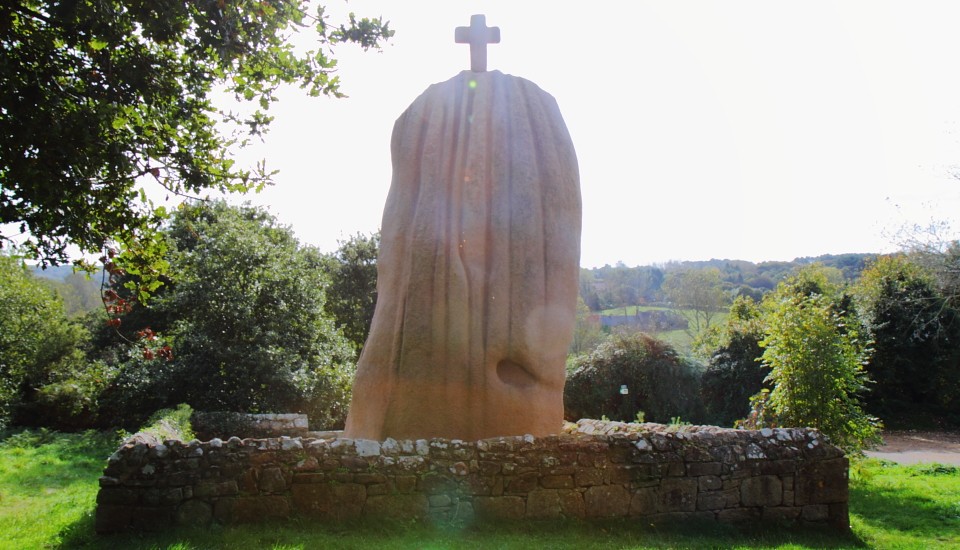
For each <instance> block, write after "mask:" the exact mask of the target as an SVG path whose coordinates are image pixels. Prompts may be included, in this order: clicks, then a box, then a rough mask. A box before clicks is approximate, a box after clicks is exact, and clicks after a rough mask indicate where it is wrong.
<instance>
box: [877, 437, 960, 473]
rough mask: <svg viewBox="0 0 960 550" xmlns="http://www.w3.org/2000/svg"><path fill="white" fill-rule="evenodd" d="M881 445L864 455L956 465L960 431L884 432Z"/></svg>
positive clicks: (958, 459) (909, 462)
mask: <svg viewBox="0 0 960 550" xmlns="http://www.w3.org/2000/svg"><path fill="white" fill-rule="evenodd" d="M883 441H884V444H883V446H881V447H880V448H879V449H877V450H875V451H867V453H866V454H867V456H870V457H873V458H882V459H883V460H891V461H893V462H898V463H900V464H917V463H920V462H924V463H933V462H937V463H940V464H954V465H958V466H960V432H921V431H913V430H910V431H886V432H883Z"/></svg>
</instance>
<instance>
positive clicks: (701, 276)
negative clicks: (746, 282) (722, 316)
mask: <svg viewBox="0 0 960 550" xmlns="http://www.w3.org/2000/svg"><path fill="white" fill-rule="evenodd" d="M663 292H664V294H665V295H666V296H667V299H669V300H670V302H671V303H672V304H673V306H674V307H676V308H680V309H685V310H688V313H687V314H686V317H687V320H688V321H689V322H690V325H689V326H690V328H689V329H688V332H689V333H690V336H691V337H693V338H696V337H697V335H699V334H701V333H702V332H703V331H705V330H707V329H709V328H710V325H711V324H712V323H713V321H714V319H715V318H716V316H717V314H718V313H719V312H721V311H723V309H724V306H725V305H726V303H727V296H726V294H724V292H723V287H722V286H721V283H720V270H718V269H716V268H707V269H683V270H680V271H673V272H671V273H669V274H668V275H667V277H666V279H665V280H664V282H663Z"/></svg>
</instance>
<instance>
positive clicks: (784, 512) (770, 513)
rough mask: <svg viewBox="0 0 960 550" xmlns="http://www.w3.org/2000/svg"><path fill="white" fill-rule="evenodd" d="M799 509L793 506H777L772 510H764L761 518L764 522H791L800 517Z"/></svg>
mask: <svg viewBox="0 0 960 550" xmlns="http://www.w3.org/2000/svg"><path fill="white" fill-rule="evenodd" d="M800 512H801V509H800V508H796V507H794V506H777V507H774V508H764V509H763V512H762V517H763V520H764V521H793V520H796V519H797V518H799V517H800Z"/></svg>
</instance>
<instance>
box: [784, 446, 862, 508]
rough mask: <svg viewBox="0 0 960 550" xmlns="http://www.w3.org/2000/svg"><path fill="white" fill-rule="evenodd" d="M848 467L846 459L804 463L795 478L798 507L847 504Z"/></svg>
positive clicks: (795, 494) (795, 498) (795, 496)
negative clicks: (837, 503)
mask: <svg viewBox="0 0 960 550" xmlns="http://www.w3.org/2000/svg"><path fill="white" fill-rule="evenodd" d="M848 467H849V462H848V461H847V459H846V458H843V457H841V458H834V459H830V460H825V461H822V462H809V463H804V464H803V465H802V466H801V467H800V468H799V469H798V471H797V475H796V477H795V478H794V500H795V503H796V505H797V506H805V505H808V504H830V503H833V502H847V500H848V499H849V491H848V478H847V476H848Z"/></svg>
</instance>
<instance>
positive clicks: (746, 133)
mask: <svg viewBox="0 0 960 550" xmlns="http://www.w3.org/2000/svg"><path fill="white" fill-rule="evenodd" d="M326 1H327V5H328V12H329V13H331V14H332V15H334V17H333V18H332V19H333V20H334V21H336V20H337V17H336V15H335V14H338V13H342V12H344V11H347V10H349V11H354V12H356V13H357V14H358V15H360V16H378V15H382V16H383V17H384V19H386V20H389V21H390V25H391V27H392V28H394V29H395V30H396V36H395V37H394V38H393V39H392V40H391V41H390V42H389V43H388V45H387V46H386V47H385V48H384V49H383V51H382V52H380V53H376V52H368V53H362V52H360V51H359V49H358V48H355V47H353V46H346V45H345V46H341V47H338V48H337V51H336V54H337V58H338V59H339V61H340V69H339V71H338V74H339V75H340V77H341V80H342V81H343V91H344V92H345V93H347V94H348V95H349V96H350V97H349V98H348V99H339V100H337V99H328V98H318V99H317V98H307V97H306V96H305V94H303V93H301V92H300V91H299V90H290V91H285V92H284V93H283V94H282V96H281V101H280V102H279V103H278V104H275V106H274V107H273V108H271V114H273V115H274V116H275V117H276V119H275V122H274V124H273V126H272V130H271V132H270V133H269V134H268V135H267V138H266V142H265V143H264V144H262V145H259V144H258V146H257V147H254V148H251V149H248V150H246V151H245V152H243V153H242V157H241V158H242V159H243V160H244V161H249V162H250V163H252V162H254V161H255V160H257V159H260V158H266V160H267V167H268V168H272V169H279V170H280V173H279V175H278V176H277V177H276V181H277V185H276V186H275V187H273V188H270V189H268V190H266V191H264V192H263V193H261V194H260V195H258V196H251V197H244V198H242V199H236V202H240V201H241V200H251V201H252V202H253V203H254V204H263V205H267V206H269V207H270V210H271V211H272V212H273V213H274V214H276V215H277V217H278V218H279V219H280V220H281V221H282V222H283V223H286V224H288V225H290V226H291V227H292V228H293V229H294V230H295V231H296V233H297V235H298V237H299V238H300V240H301V241H303V242H305V243H309V244H313V245H316V246H318V247H319V248H320V249H321V250H325V251H330V250H334V249H335V248H336V246H337V240H338V239H341V240H342V239H345V238H347V237H349V236H350V235H352V234H354V233H357V232H363V233H370V232H373V231H376V230H377V229H378V228H379V226H380V219H381V215H382V211H383V205H384V201H385V199H386V195H387V190H388V188H389V185H390V175H391V165H390V134H391V130H392V127H393V123H394V121H395V120H396V118H397V117H398V116H399V115H400V113H401V112H402V111H403V110H404V109H405V108H406V107H407V106H408V105H409V104H410V103H411V102H412V101H413V100H414V99H415V98H416V97H417V96H418V95H419V94H420V93H421V92H422V91H423V90H425V89H426V88H427V86H429V85H430V84H432V83H435V82H440V81H443V80H447V79H448V78H451V77H452V76H454V75H456V74H457V73H458V72H459V71H461V70H463V69H466V68H468V67H469V47H468V46H466V45H460V44H455V43H454V40H453V35H454V28H455V27H457V26H465V25H468V24H469V20H470V15H471V14H474V13H484V14H486V16H487V24H488V25H491V26H499V27H500V29H501V43H500V44H497V45H491V46H489V48H488V56H489V57H488V58H489V68H490V69H491V70H493V69H497V70H500V71H502V72H505V73H508V74H512V75H516V76H520V77H524V78H527V79H529V80H531V81H533V82H535V83H536V84H538V85H539V86H540V87H541V88H543V89H544V90H546V91H547V92H549V93H551V94H552V95H553V96H554V97H556V99H557V101H558V103H559V105H560V110H561V112H562V113H563V116H564V119H565V120H566V123H567V127H568V128H569V130H570V134H571V136H572V137H573V141H574V145H575V146H576V149H577V154H578V158H579V163H580V181H581V188H582V194H583V237H582V257H581V265H583V266H584V267H594V266H600V265H603V264H606V263H610V264H614V263H616V262H617V261H623V262H625V263H626V264H628V265H642V264H650V263H660V262H665V261H669V260H701V259H709V258H728V259H743V260H751V261H763V260H791V259H793V258H795V257H798V256H816V255H820V254H827V253H844V252H881V251H889V250H892V249H893V248H894V246H893V245H892V244H891V237H890V235H891V234H892V233H893V232H894V231H895V230H896V229H897V228H899V227H901V226H903V225H904V224H906V223H920V224H926V223H928V222H929V221H930V220H931V219H936V220H945V221H948V222H954V220H955V217H956V213H957V212H958V211H960V210H958V206H960V181H958V180H957V179H954V178H953V177H952V176H951V173H952V171H957V172H960V168H958V167H960V70H958V57H960V32H958V31H957V25H958V24H960V2H950V1H940V2H936V1H899V0H898V1H877V0H865V1H790V2H785V1H771V0H760V1H728V2H715V1H697V2H694V1H671V2H667V1H631V2H625V1H624V2H614V1H602V0H594V1H592V2H577V3H563V2H547V1H528V0H524V1H521V0H511V1H469V0H468V1H456V2H453V1H430V2H427V1H408V2H397V1H388V0H352V1H351V2H350V3H349V4H348V5H346V4H343V3H342V2H340V1H339V0H326ZM569 6H575V7H573V8H571V7H569ZM305 38H310V36H309V34H307V35H305ZM953 225H954V226H957V225H958V224H957V223H953Z"/></svg>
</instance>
